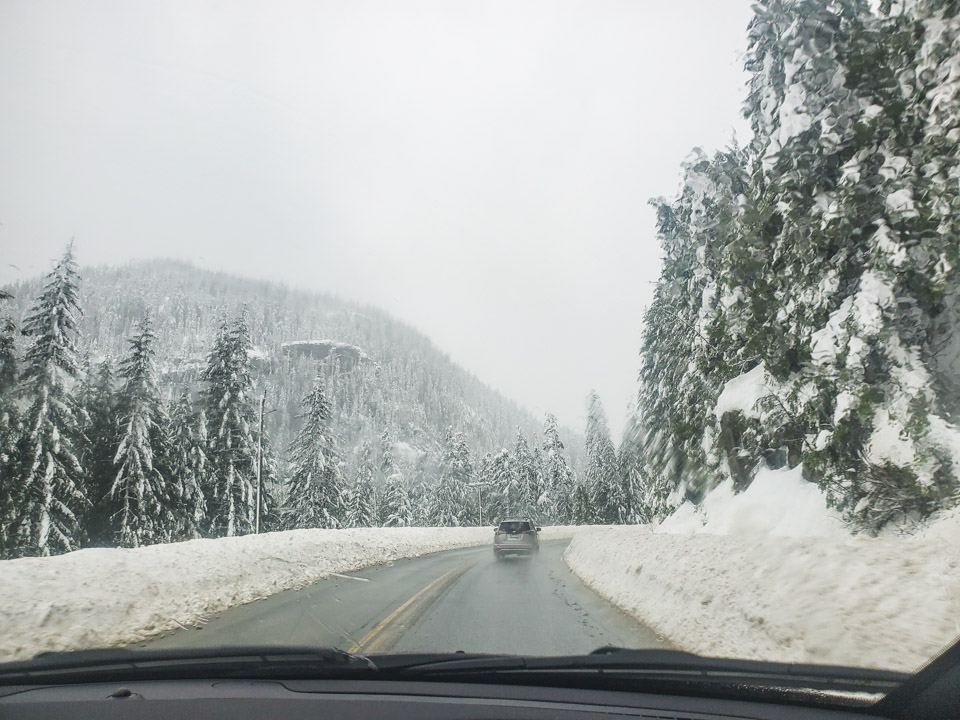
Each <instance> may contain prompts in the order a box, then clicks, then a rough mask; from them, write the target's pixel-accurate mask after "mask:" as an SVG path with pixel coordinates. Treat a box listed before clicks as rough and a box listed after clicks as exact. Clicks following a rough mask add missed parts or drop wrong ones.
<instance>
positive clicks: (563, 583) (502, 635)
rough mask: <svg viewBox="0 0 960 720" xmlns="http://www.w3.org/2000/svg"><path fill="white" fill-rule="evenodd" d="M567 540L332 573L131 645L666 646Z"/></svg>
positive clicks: (539, 649)
mask: <svg viewBox="0 0 960 720" xmlns="http://www.w3.org/2000/svg"><path fill="white" fill-rule="evenodd" d="M566 544H567V541H553V542H544V543H543V544H542V548H541V551H540V552H539V553H538V554H536V555H534V556H532V557H529V558H526V557H507V558H505V559H503V560H501V561H499V562H498V561H497V560H496V559H495V558H494V556H493V552H492V550H491V549H490V548H489V547H482V548H469V549H465V550H451V551H448V552H442V553H435V554H433V555H426V556H423V557H419V558H411V559H408V560H400V561H397V562H394V563H388V564H385V565H379V566H375V567H371V568H366V569H365V570H361V571H359V572H356V573H351V574H350V575H345V576H339V577H338V576H331V577H329V578H327V579H325V580H321V581H320V582H318V583H315V584H314V585H310V586H308V587H305V588H302V589H300V590H289V591H286V592H283V593H279V594H277V595H273V596H271V597H269V598H267V599H265V600H260V601H257V602H253V603H249V604H247V605H242V606H240V607H236V608H232V609H230V610H227V611H226V612H224V613H221V614H220V615H218V616H217V617H215V618H212V619H211V620H210V621H209V622H208V623H207V624H206V625H205V626H204V627H202V628H197V629H194V628H188V629H185V630H179V631H177V632H175V633H171V634H169V635H166V636H164V637H161V638H156V639H153V640H150V641H148V642H145V643H139V644H138V645H137V647H146V648H151V649H158V648H188V647H189V648H199V647H212V646H229V645H233V646H240V645H247V646H249V645H298V646H304V645H310V646H334V647H339V648H343V649H346V650H351V651H352V652H357V651H362V652H365V653H368V654H375V653H388V652H452V651H455V650H464V651H466V652H491V653H522V654H532V655H570V654H581V653H586V652H589V651H591V650H594V649H595V648H597V647H600V646H602V645H620V646H624V647H636V648H649V647H668V645H667V644H666V643H664V642H662V641H660V640H658V638H657V636H656V634H655V633H654V632H653V631H652V630H650V629H649V628H647V627H644V626H643V625H640V624H638V623H637V622H636V621H635V620H633V619H632V618H630V617H628V616H627V615H625V614H624V613H622V612H620V611H619V610H617V609H616V608H615V607H613V606H612V605H610V604H609V603H607V602H606V601H605V600H603V599H602V598H600V597H599V596H598V595H596V594H595V593H594V592H593V591H591V590H589V589H588V588H587V587H585V586H584V585H583V584H582V583H581V582H580V581H579V580H578V579H577V578H576V576H574V575H573V574H572V573H571V572H570V570H569V569H568V568H567V566H566V564H565V563H564V562H563V558H562V555H563V550H564V548H565V547H566Z"/></svg>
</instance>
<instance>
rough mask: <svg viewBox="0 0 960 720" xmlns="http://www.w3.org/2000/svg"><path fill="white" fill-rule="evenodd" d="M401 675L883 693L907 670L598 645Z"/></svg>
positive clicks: (438, 662) (422, 666)
mask: <svg viewBox="0 0 960 720" xmlns="http://www.w3.org/2000/svg"><path fill="white" fill-rule="evenodd" d="M401 670H402V674H403V675H404V676H416V677H422V678H430V679H445V680H466V679H477V680H479V679H482V678H484V677H487V678H490V677H491V676H496V679H497V681H502V680H504V679H505V678H507V677H510V676H513V677H517V678H522V679H523V680H524V681H525V682H531V681H534V680H536V681H537V682H540V681H545V680H546V681H560V682H571V681H573V680H574V678H576V680H577V681H578V682H579V681H583V680H585V679H589V678H595V680H596V681H595V682H593V683H592V684H598V683H601V684H610V683H613V682H615V681H616V680H626V681H628V682H629V683H631V684H635V683H637V682H641V681H643V682H647V683H648V684H649V683H652V684H656V685H663V684H665V683H670V684H675V685H680V684H682V685H684V686H691V685H696V686H700V687H706V686H714V687H719V686H736V687H738V688H744V687H753V688H757V689H764V688H766V689H771V688H776V689H778V690H786V689H792V690H806V691H829V692H863V693H870V694H878V695H879V694H884V693H886V692H889V691H890V690H892V689H893V688H895V687H897V686H899V685H900V684H901V683H903V682H904V681H905V680H906V679H907V678H908V677H909V675H907V674H904V673H898V672H891V671H885V670H873V669H870V668H854V667H842V666H834V665H810V664H799V663H777V662H766V661H756V660H730V659H723V658H710V657H703V656H700V655H695V654H693V653H688V652H682V651H678V650H661V649H651V650H629V649H624V648H614V647H604V648H600V649H598V650H596V651H594V652H593V653H591V654H590V655H575V656H565V657H530V656H522V655H487V656H468V657H464V656H462V655H461V656H450V657H448V658H440V659H434V660H431V661H428V662H419V663H417V664H411V665H407V666H405V667H403V668H402V669H401Z"/></svg>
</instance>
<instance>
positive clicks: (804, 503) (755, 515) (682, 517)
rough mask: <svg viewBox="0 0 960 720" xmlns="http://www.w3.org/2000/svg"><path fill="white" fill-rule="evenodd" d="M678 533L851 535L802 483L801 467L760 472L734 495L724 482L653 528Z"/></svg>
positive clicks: (820, 497)
mask: <svg viewBox="0 0 960 720" xmlns="http://www.w3.org/2000/svg"><path fill="white" fill-rule="evenodd" d="M657 532H666V533H672V534H677V535H689V534H695V533H711V534H714V535H738V536H750V535H771V536H774V537H833V538H840V539H845V538H848V537H849V536H850V533H849V532H848V531H847V529H846V526H845V525H844V523H843V520H842V519H841V517H840V514H839V513H837V512H836V511H834V510H831V509H829V508H828V507H827V500H826V498H825V497H824V495H823V493H822V492H820V489H819V488H818V487H817V486H816V485H814V484H813V483H811V482H808V481H806V480H804V479H803V469H802V467H800V466H798V467H796V468H794V469H793V470H766V469H764V470H760V471H759V472H758V473H757V476H756V477H755V478H754V480H753V482H751V483H750V486H749V487H748V488H747V489H746V490H744V491H743V492H741V493H740V494H734V491H733V481H732V480H727V481H726V482H723V483H721V484H720V485H719V486H717V487H716V488H715V489H714V490H712V491H711V492H710V493H708V494H707V496H706V497H705V498H704V499H703V502H702V503H701V504H700V505H699V506H697V505H693V504H692V503H690V502H686V503H684V504H683V505H681V506H680V507H678V508H677V510H676V511H675V512H674V513H673V515H671V516H670V517H668V518H666V519H665V520H664V521H663V522H662V523H660V525H659V526H658V527H657Z"/></svg>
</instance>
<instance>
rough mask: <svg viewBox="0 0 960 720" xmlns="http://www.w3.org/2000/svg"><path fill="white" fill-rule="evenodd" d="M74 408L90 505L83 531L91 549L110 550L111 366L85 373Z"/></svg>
mask: <svg viewBox="0 0 960 720" xmlns="http://www.w3.org/2000/svg"><path fill="white" fill-rule="evenodd" d="M77 404H78V405H79V406H80V408H81V410H82V417H83V431H82V433H81V436H80V440H79V442H78V457H79V460H80V465H81V467H83V469H84V472H85V474H86V476H87V495H88V497H89V499H90V502H91V506H90V508H89V511H88V512H87V513H86V515H85V516H84V521H83V522H84V530H85V533H86V535H87V538H88V540H89V543H90V544H91V545H94V546H101V547H112V546H113V545H114V543H115V541H116V537H115V535H114V532H113V529H112V527H111V515H112V514H113V508H112V506H111V501H110V488H111V487H112V486H113V481H114V479H115V477H116V468H115V467H114V464H113V460H114V458H115V457H116V454H117V442H118V441H119V439H120V429H119V421H118V414H119V413H118V408H117V393H116V390H115V389H114V373H113V366H112V365H111V364H110V362H109V361H107V360H105V361H103V362H101V363H100V364H99V365H97V367H96V369H95V370H93V369H88V370H87V372H86V374H85V375H84V378H83V381H82V383H81V385H80V390H79V392H78V393H77Z"/></svg>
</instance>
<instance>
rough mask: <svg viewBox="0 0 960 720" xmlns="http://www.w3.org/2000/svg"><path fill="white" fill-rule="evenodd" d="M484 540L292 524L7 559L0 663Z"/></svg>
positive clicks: (143, 631)
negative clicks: (278, 529)
mask: <svg viewBox="0 0 960 720" xmlns="http://www.w3.org/2000/svg"><path fill="white" fill-rule="evenodd" d="M552 534H554V535H556V534H557V531H555V530H554V531H552ZM491 541H492V533H491V531H490V529H489V528H486V527H484V528H372V529H368V528H364V529H356V530H293V531H290V532H280V533H267V534H263V535H246V536H244V537H234V538H221V539H218V540H192V541H190V542H182V543H172V544H169V545H153V546H150V547H144V548H137V549H129V550H126V549H88V550H78V551H76V552H72V553H68V554H66V555H60V556H57V557H49V558H23V559H20V560H6V561H3V562H0V661H4V662H6V661H11V660H17V659H26V658H29V657H32V656H34V655H36V654H37V653H40V652H45V651H57V650H77V649H83V648H92V647H107V646H114V645H122V644H125V643H132V642H136V641H138V640H142V639H144V638H146V637H149V636H151V635H157V634H160V633H163V632H166V631H169V630H175V629H177V628H178V627H183V626H188V625H193V624H196V623H198V622H200V621H201V620H202V619H203V618H206V617H209V616H210V615H212V614H214V613H217V612H221V611H223V610H226V609H227V608H229V607H232V606H234V605H241V604H243V603H247V602H250V601H251V600H258V599H261V598H265V597H267V596H269V595H273V594H274V593H278V592H281V591H283V590H289V589H291V588H297V587H303V586H304V585H308V584H310V583H312V582H315V581H317V580H320V579H322V578H324V577H326V576H327V575H329V574H330V573H333V572H338V573H344V572H351V571H354V570H359V569H360V568H364V567H368V566H370V565H377V564H379V563H384V562H389V561H392V560H398V559H400V558H406V557H415V556H418V555H424V554H426V553H431V552H437V551H440V550H451V549H454V548H459V547H467V546H470V545H483V544H486V543H489V542H491Z"/></svg>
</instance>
